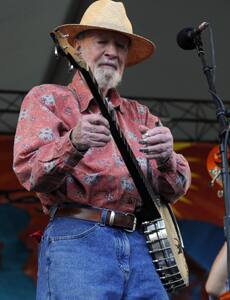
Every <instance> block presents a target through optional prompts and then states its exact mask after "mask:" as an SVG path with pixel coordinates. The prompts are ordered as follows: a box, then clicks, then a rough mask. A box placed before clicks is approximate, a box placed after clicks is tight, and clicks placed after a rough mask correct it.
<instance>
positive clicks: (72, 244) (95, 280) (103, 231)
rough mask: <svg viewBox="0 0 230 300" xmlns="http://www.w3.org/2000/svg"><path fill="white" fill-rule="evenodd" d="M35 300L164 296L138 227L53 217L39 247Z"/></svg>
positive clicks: (159, 299) (124, 299)
mask: <svg viewBox="0 0 230 300" xmlns="http://www.w3.org/2000/svg"><path fill="white" fill-rule="evenodd" d="M36 299H37V300H46V299H49V300H54V299H55V300H154V299H155V300H168V296H167V293H166V292H165V290H164V288H163V286H162V284H161V282H160V279H159V276H158V274H157V273H156V271H155V268H154V266H153V264H152V261H151V257H150V255H149V253H148V249H147V247H146V242H145V237H144V236H143V234H142V233H141V232H139V231H135V232H133V233H129V232H127V231H124V230H119V229H116V228H112V227H108V226H103V225H101V224H98V223H94V222H90V221H83V220H79V219H75V218H66V217H62V218H60V217H57V218H54V219H53V220H52V221H51V222H50V223H49V225H48V226H47V228H46V230H45V233H44V235H43V237H42V241H41V244H40V251H39V270H38V285H37V298H36Z"/></svg>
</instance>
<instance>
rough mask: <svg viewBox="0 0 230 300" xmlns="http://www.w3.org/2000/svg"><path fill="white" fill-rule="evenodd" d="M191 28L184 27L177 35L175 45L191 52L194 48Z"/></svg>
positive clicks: (192, 29)
mask: <svg viewBox="0 0 230 300" xmlns="http://www.w3.org/2000/svg"><path fill="white" fill-rule="evenodd" d="M193 33H194V28H193V27H186V28H184V29H182V30H181V31H180V32H179V33H178V34H177V39H176V40H177V44H178V45H179V47H181V48H182V49H184V50H192V49H195V48H196V45H195V43H194V41H193Z"/></svg>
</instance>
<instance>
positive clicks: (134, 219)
mask: <svg viewBox="0 0 230 300" xmlns="http://www.w3.org/2000/svg"><path fill="white" fill-rule="evenodd" d="M125 215H126V216H132V217H133V228H132V229H127V228H125V231H128V232H134V231H135V230H136V226H137V218H136V216H135V215H133V214H129V213H127V214H125Z"/></svg>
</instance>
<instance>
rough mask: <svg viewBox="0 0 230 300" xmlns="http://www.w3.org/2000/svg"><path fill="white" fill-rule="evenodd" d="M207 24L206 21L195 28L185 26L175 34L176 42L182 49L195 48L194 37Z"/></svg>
mask: <svg viewBox="0 0 230 300" xmlns="http://www.w3.org/2000/svg"><path fill="white" fill-rule="evenodd" d="M208 26H209V24H208V23H207V22H203V23H201V24H200V25H199V26H198V27H197V28H194V27H186V28H183V29H182V30H181V31H180V32H179V33H178V34H177V44H178V45H179V46H180V47H181V48H182V49H184V50H192V49H195V48H196V44H195V41H194V40H195V37H196V36H198V35H200V34H201V32H202V31H204V30H205V29H206V28H207V27H208Z"/></svg>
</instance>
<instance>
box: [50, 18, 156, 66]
mask: <svg viewBox="0 0 230 300" xmlns="http://www.w3.org/2000/svg"><path fill="white" fill-rule="evenodd" d="M90 29H101V30H106V31H114V32H119V33H121V34H123V35H125V36H127V37H128V38H129V40H130V42H131V43H130V46H129V52H128V56H127V61H126V66H133V65H136V64H138V63H140V62H142V61H143V60H145V59H147V58H148V57H150V56H151V55H152V54H153V53H154V52H155V50H156V46H155V44H154V43H153V42H151V41H150V40H148V39H146V38H144V37H142V36H139V35H136V34H131V33H127V32H124V31H120V30H114V29H108V28H105V27H100V26H89V25H80V24H64V25H61V26H58V27H56V28H55V29H54V31H61V32H62V33H63V34H65V35H66V34H68V42H69V43H70V45H71V46H73V47H74V46H75V40H76V36H77V35H78V34H80V33H81V32H83V31H86V30H90Z"/></svg>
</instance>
